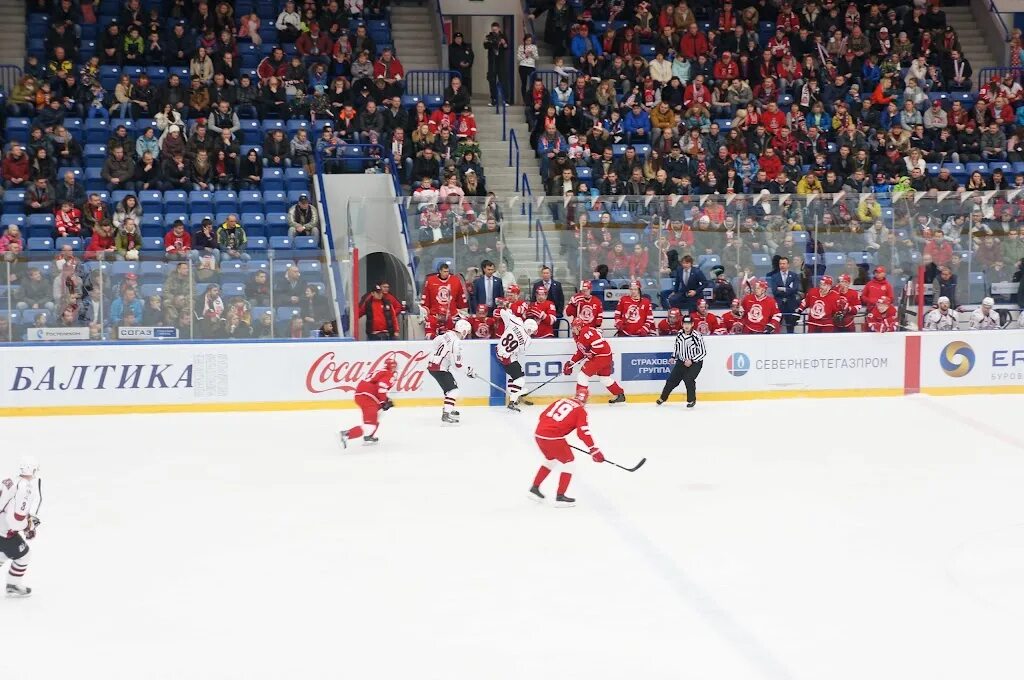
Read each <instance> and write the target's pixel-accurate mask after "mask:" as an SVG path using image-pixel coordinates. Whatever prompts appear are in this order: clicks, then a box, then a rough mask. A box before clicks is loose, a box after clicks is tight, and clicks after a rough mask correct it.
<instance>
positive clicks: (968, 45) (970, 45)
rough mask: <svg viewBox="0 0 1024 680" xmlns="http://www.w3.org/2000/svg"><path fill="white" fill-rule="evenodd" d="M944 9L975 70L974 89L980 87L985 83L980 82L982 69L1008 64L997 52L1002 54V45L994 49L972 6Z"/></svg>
mask: <svg viewBox="0 0 1024 680" xmlns="http://www.w3.org/2000/svg"><path fill="white" fill-rule="evenodd" d="M942 10H943V11H944V12H945V13H946V23H948V24H949V25H950V26H952V27H953V28H954V29H956V34H957V36H958V37H959V38H960V46H961V47H962V48H963V51H964V56H965V57H967V60H968V61H969V62H970V63H971V68H972V69H973V70H974V78H973V80H974V89H978V87H979V86H981V85H982V84H983V83H981V82H978V81H979V78H980V74H981V69H983V68H990V67H993V66H1006V64H1004V63H1003V62H1002V59H1001V58H1000V57H998V56H997V54H1001V51H1002V46H999V52H997V51H996V50H993V49H992V46H991V45H989V43H988V41H987V40H986V38H985V35H984V34H983V33H982V32H981V28H979V27H978V22H977V21H976V20H975V18H974V16H973V15H972V14H971V8H970V6H966V5H964V6H958V7H943V8H942Z"/></svg>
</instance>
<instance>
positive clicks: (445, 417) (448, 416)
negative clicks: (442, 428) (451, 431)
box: [441, 411, 459, 425]
mask: <svg viewBox="0 0 1024 680" xmlns="http://www.w3.org/2000/svg"><path fill="white" fill-rule="evenodd" d="M441 422H442V423H450V424H452V425H458V424H459V417H458V416H457V415H456V414H455V411H452V412H451V413H442V414H441Z"/></svg>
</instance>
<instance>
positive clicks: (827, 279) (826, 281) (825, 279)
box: [818, 274, 834, 288]
mask: <svg viewBox="0 0 1024 680" xmlns="http://www.w3.org/2000/svg"><path fill="white" fill-rule="evenodd" d="M833 284H834V281H832V277H831V276H829V275H828V274H825V275H824V276H822V277H821V281H820V282H819V283H818V285H819V286H828V287H829V288H831V287H832V285H833Z"/></svg>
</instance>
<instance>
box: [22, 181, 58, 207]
mask: <svg viewBox="0 0 1024 680" xmlns="http://www.w3.org/2000/svg"><path fill="white" fill-rule="evenodd" d="M54 201H55V198H54V192H53V189H52V188H51V187H50V183H49V182H48V181H47V180H46V178H45V177H39V178H37V179H36V180H35V181H33V182H32V184H30V185H29V186H28V189H27V190H26V191H25V212H26V213H27V214H29V215H45V214H50V213H52V212H53V207H54Z"/></svg>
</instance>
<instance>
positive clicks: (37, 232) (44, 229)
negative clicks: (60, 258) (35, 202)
mask: <svg viewBox="0 0 1024 680" xmlns="http://www.w3.org/2000/svg"><path fill="white" fill-rule="evenodd" d="M21 233H22V235H23V236H25V237H26V238H47V237H49V236H51V235H52V234H53V228H52V227H50V226H48V225H45V224H35V225H32V226H31V227H25V228H24V229H22V230H21Z"/></svg>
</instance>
